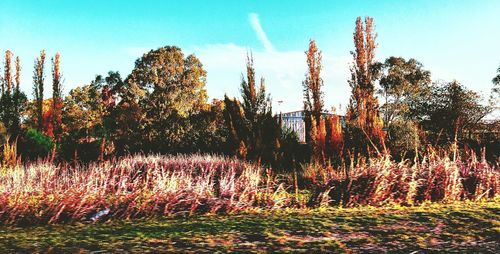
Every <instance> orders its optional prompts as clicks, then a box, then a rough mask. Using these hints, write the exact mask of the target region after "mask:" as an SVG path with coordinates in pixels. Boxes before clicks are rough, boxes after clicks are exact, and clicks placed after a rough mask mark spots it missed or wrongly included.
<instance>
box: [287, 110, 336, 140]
mask: <svg viewBox="0 0 500 254" xmlns="http://www.w3.org/2000/svg"><path fill="white" fill-rule="evenodd" d="M323 115H331V114H330V113H324V114H323ZM281 119H282V120H283V121H282V123H281V128H283V129H290V130H293V131H294V132H295V133H296V134H297V136H298V137H299V142H302V143H305V142H306V124H305V122H304V111H303V110H300V111H292V112H287V113H282V114H281ZM340 121H341V124H342V126H345V117H344V116H340Z"/></svg>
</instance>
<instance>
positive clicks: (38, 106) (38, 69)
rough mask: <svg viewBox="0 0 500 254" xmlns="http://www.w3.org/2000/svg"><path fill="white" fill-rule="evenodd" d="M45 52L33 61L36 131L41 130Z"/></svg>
mask: <svg viewBox="0 0 500 254" xmlns="http://www.w3.org/2000/svg"><path fill="white" fill-rule="evenodd" d="M44 68H45V50H42V51H41V52H40V56H39V57H37V58H36V60H35V70H34V72H33V96H34V97H35V111H36V117H37V118H36V119H37V129H38V131H42V130H43V83H44V80H45V73H44Z"/></svg>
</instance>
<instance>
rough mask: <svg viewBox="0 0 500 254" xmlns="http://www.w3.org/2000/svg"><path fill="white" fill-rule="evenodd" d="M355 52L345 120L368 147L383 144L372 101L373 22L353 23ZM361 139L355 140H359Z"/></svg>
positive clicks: (374, 35)
mask: <svg viewBox="0 0 500 254" xmlns="http://www.w3.org/2000/svg"><path fill="white" fill-rule="evenodd" d="M353 37H354V45H355V49H354V51H352V52H351V54H352V56H353V64H352V65H351V79H350V80H349V85H350V87H351V90H352V93H351V98H350V100H349V105H348V108H347V114H346V119H347V121H348V122H349V123H351V124H353V125H354V126H356V127H357V128H359V129H360V130H361V132H362V133H363V134H364V135H365V136H366V138H367V139H368V141H369V142H370V143H382V142H383V139H384V135H383V132H382V120H381V118H380V116H379V109H378V101H377V98H376V97H375V81H376V79H377V73H378V72H377V71H376V69H377V68H376V67H377V66H376V65H375V48H376V46H377V45H376V43H375V39H376V37H377V35H376V34H375V32H374V23H373V18H371V17H365V20H364V23H363V21H362V20H361V17H358V18H357V19H356V27H355V31H354V36H353ZM360 138H362V137H357V139H360Z"/></svg>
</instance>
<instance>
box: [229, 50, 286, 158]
mask: <svg viewBox="0 0 500 254" xmlns="http://www.w3.org/2000/svg"><path fill="white" fill-rule="evenodd" d="M241 96H242V98H243V103H240V102H239V101H238V100H236V99H234V100H231V99H229V97H227V96H225V98H224V104H225V110H224V118H225V122H226V125H227V128H228V131H229V137H230V139H229V141H230V147H231V148H232V149H230V150H231V152H230V153H231V154H233V155H238V156H239V157H240V158H244V159H248V160H253V161H259V162H260V161H262V162H264V163H268V164H273V165H276V164H277V163H278V162H279V161H280V159H281V158H280V157H281V153H280V151H279V149H280V146H281V140H280V138H281V127H280V123H279V121H278V118H277V117H276V116H273V115H272V110H271V100H270V98H269V96H268V95H266V90H265V86H264V79H261V82H260V87H259V88H258V89H257V87H256V85H255V71H254V68H253V59H252V58H251V57H248V58H247V79H246V80H245V79H244V78H243V77H242V81H241Z"/></svg>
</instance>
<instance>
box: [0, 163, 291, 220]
mask: <svg viewBox="0 0 500 254" xmlns="http://www.w3.org/2000/svg"><path fill="white" fill-rule="evenodd" d="M280 192H284V191H283V189H282V188H277V186H276V185H275V184H274V180H273V179H272V176H265V174H263V173H262V169H261V168H260V167H257V166H253V165H251V164H248V163H244V162H240V161H237V160H233V159H227V158H221V157H212V156H200V155H193V156H175V157H171V156H141V155H138V156H133V157H132V156H131V157H126V158H123V159H120V160H115V161H108V162H104V163H95V164H91V165H88V166H80V167H76V168H74V167H69V166H54V165H52V164H50V163H48V162H37V163H33V164H30V165H26V166H18V167H15V168H11V169H10V170H9V171H7V172H6V173H4V174H2V175H1V176H0V222H2V223H4V224H33V223H54V222H68V221H85V220H89V219H91V218H93V217H94V218H95V214H96V213H98V212H99V211H106V213H101V214H106V216H107V217H109V218H132V217H147V216H157V215H176V214H186V213H188V214H193V213H219V212H228V213H230V212H238V211H241V210H244V209H248V208H253V207H266V208H268V209H273V208H276V207H281V206H283V205H285V203H283V202H282V201H285V200H286V199H287V198H286V195H283V193H281V194H280ZM108 211H109V212H108Z"/></svg>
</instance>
